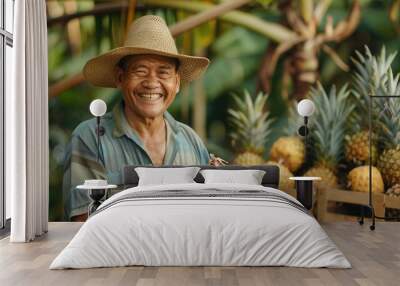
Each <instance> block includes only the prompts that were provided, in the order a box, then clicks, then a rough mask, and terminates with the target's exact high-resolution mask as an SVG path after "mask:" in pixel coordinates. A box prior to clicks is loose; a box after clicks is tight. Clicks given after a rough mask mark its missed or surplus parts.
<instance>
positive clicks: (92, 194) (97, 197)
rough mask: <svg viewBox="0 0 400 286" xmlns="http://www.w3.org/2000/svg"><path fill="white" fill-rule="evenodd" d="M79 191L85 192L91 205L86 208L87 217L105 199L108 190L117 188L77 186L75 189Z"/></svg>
mask: <svg viewBox="0 0 400 286" xmlns="http://www.w3.org/2000/svg"><path fill="white" fill-rule="evenodd" d="M76 188H77V189H80V190H87V191H88V195H89V198H90V200H91V203H90V204H89V206H88V216H90V215H91V214H92V213H94V212H95V211H96V210H97V208H98V207H99V206H100V205H101V203H102V201H104V200H105V199H107V194H108V190H109V189H115V188H117V185H106V186H91V185H87V184H84V185H79V186H77V187H76Z"/></svg>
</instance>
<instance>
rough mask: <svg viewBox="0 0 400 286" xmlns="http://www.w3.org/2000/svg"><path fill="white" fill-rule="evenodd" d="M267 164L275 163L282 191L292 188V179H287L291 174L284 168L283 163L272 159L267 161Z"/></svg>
mask: <svg viewBox="0 0 400 286" xmlns="http://www.w3.org/2000/svg"><path fill="white" fill-rule="evenodd" d="M267 164H268V165H275V166H278V167H279V189H280V190H282V191H289V190H293V189H294V181H293V180H289V178H290V177H293V174H292V173H291V172H290V171H289V169H288V168H286V166H285V165H282V164H279V163H277V162H274V161H268V162H267Z"/></svg>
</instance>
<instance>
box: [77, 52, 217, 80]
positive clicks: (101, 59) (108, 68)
mask: <svg viewBox="0 0 400 286" xmlns="http://www.w3.org/2000/svg"><path fill="white" fill-rule="evenodd" d="M141 54H152V55H160V56H166V57H170V58H175V59H177V60H179V63H180V64H179V69H178V73H179V75H180V78H181V81H183V82H190V81H192V80H195V79H197V78H199V77H200V76H201V74H202V73H203V72H204V71H205V70H206V69H207V67H208V65H209V63H210V60H209V59H207V58H205V57H194V56H187V55H181V54H172V53H167V52H163V51H156V50H151V49H146V48H135V47H120V48H116V49H113V50H111V51H109V52H107V53H105V54H102V55H100V56H98V57H95V58H93V59H91V60H89V61H88V62H87V63H86V65H85V66H84V68H83V75H84V77H85V78H86V80H87V81H89V82H90V83H91V84H93V85H96V86H101V87H116V85H115V77H114V71H115V69H116V65H117V63H118V62H119V61H120V60H121V59H122V58H123V57H125V56H128V55H141Z"/></svg>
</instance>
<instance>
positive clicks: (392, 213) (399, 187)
mask: <svg viewBox="0 0 400 286" xmlns="http://www.w3.org/2000/svg"><path fill="white" fill-rule="evenodd" d="M386 195H388V196H389V197H396V198H400V184H396V185H394V186H393V187H391V188H389V189H388V190H387V191H386ZM385 215H386V217H400V209H389V208H388V209H386V213H385Z"/></svg>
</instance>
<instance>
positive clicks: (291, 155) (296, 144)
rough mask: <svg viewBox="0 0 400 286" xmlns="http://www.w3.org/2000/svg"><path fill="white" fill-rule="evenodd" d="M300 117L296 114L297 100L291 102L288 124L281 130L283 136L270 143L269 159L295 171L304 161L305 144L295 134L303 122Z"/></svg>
mask: <svg viewBox="0 0 400 286" xmlns="http://www.w3.org/2000/svg"><path fill="white" fill-rule="evenodd" d="M302 121H303V120H302V118H300V117H299V115H298V114H297V102H295V101H294V102H293V105H292V107H291V108H290V109H289V116H288V126H287V128H286V130H284V132H283V135H284V136H283V137H280V138H278V139H277V140H276V141H275V142H274V144H272V147H271V150H270V160H273V161H275V162H279V163H281V164H283V165H285V166H286V167H287V168H288V169H289V171H290V172H296V171H297V170H298V169H299V168H300V167H301V166H302V165H303V163H304V159H305V158H304V157H305V146H304V143H303V141H302V140H301V139H300V138H299V137H298V136H297V129H298V128H299V126H300V125H302V124H303V122H302Z"/></svg>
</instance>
